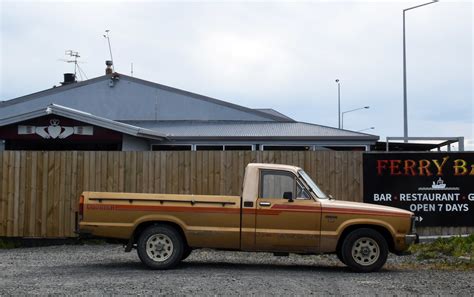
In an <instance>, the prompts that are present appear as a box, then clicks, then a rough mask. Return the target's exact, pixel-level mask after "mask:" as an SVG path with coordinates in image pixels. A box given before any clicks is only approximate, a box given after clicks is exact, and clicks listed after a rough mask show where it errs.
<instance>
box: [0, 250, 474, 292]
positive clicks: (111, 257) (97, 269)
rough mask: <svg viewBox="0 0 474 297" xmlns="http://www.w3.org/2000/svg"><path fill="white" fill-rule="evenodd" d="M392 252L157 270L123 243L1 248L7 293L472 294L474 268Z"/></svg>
mask: <svg viewBox="0 0 474 297" xmlns="http://www.w3.org/2000/svg"><path fill="white" fill-rule="evenodd" d="M404 259H406V257H403V258H401V257H395V256H393V257H392V256H391V257H390V258H389V261H388V262H387V264H386V266H385V268H384V269H383V270H382V271H380V272H377V273H370V274H359V273H353V272H350V271H349V270H348V269H347V268H346V267H345V266H343V265H342V264H340V263H339V262H338V260H337V258H336V257H334V256H297V255H291V256H290V257H274V256H273V255H271V254H263V253H259V254H256V253H237V252H216V251H208V250H200V251H195V252H193V253H192V254H191V256H190V257H189V258H188V259H187V260H186V261H185V262H183V263H182V264H181V265H180V266H179V267H178V268H177V269H174V270H169V271H152V270H148V269H146V268H145V267H144V266H143V265H142V264H141V263H140V261H139V259H138V256H137V254H136V252H135V251H133V252H131V253H124V252H123V249H122V247H121V246H118V245H83V246H79V245H64V246H51V247H36V248H19V249H12V250H0V295H18V294H25V293H26V294H41V295H45V294H68V295H70V294H73V295H76V294H84V295H103V294H108V295H110V294H118V295H123V294H133V295H136V294H147V295H150V294H153V295H156V294H166V295H169V294H173V295H176V294H179V295H183V294H187V295H247V294H252V295H261V294H267V295H308V294H315V295H350V296H354V295H361V296H362V295H363V296H365V295H375V294H383V295H391V296H393V295H407V294H408V295H413V294H415V295H466V296H468V295H472V294H473V292H474V281H473V279H474V271H438V270H430V269H417V270H414V269H408V268H402V267H404V266H402V265H400V264H401V263H403V262H404V261H406V260H404Z"/></svg>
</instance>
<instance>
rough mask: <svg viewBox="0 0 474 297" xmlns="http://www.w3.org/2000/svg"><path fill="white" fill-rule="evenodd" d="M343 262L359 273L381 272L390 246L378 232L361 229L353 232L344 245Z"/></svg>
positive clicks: (342, 250)
mask: <svg viewBox="0 0 474 297" xmlns="http://www.w3.org/2000/svg"><path fill="white" fill-rule="evenodd" d="M341 254H342V258H343V260H344V261H343V262H344V263H345V264H346V265H347V266H349V267H350V268H351V269H352V270H354V271H357V272H372V271H377V270H379V269H380V268H381V267H382V266H383V265H384V264H385V262H386V261H387V256H388V245H387V242H386V240H385V238H384V237H383V236H382V235H381V234H380V233H379V232H377V231H375V230H373V229H369V228H361V229H357V230H354V231H352V232H351V233H349V234H348V235H347V237H346V238H345V239H344V242H343V243H342V249H341Z"/></svg>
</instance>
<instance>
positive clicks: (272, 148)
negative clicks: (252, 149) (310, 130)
mask: <svg viewBox="0 0 474 297" xmlns="http://www.w3.org/2000/svg"><path fill="white" fill-rule="evenodd" d="M263 150H264V151H311V150H313V147H312V146H311V145H299V146H297V145H281V146H279V145H264V146H263Z"/></svg>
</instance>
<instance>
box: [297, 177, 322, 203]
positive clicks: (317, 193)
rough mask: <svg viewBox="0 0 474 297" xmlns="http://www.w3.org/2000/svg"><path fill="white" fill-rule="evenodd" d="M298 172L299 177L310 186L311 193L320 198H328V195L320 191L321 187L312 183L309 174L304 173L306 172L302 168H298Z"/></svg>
mask: <svg viewBox="0 0 474 297" xmlns="http://www.w3.org/2000/svg"><path fill="white" fill-rule="evenodd" d="M298 173H299V174H300V176H301V178H302V179H303V180H304V181H305V182H306V184H307V185H308V186H309V187H310V188H311V190H312V191H313V193H314V194H316V196H318V198H322V199H327V198H328V196H326V194H324V192H323V191H321V189H320V188H319V187H318V186H317V185H316V184H315V183H314V181H313V180H312V179H311V177H309V175H308V174H306V172H304V171H303V170H298Z"/></svg>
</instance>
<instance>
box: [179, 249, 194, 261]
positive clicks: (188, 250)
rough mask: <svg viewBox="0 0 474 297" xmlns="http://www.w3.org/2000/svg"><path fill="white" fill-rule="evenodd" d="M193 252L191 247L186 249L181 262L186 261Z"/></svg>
mask: <svg viewBox="0 0 474 297" xmlns="http://www.w3.org/2000/svg"><path fill="white" fill-rule="evenodd" d="M192 251H193V250H192V249H191V248H190V247H186V248H185V249H184V252H183V256H182V257H181V260H185V259H186V258H187V257H189V255H191V252H192Z"/></svg>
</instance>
